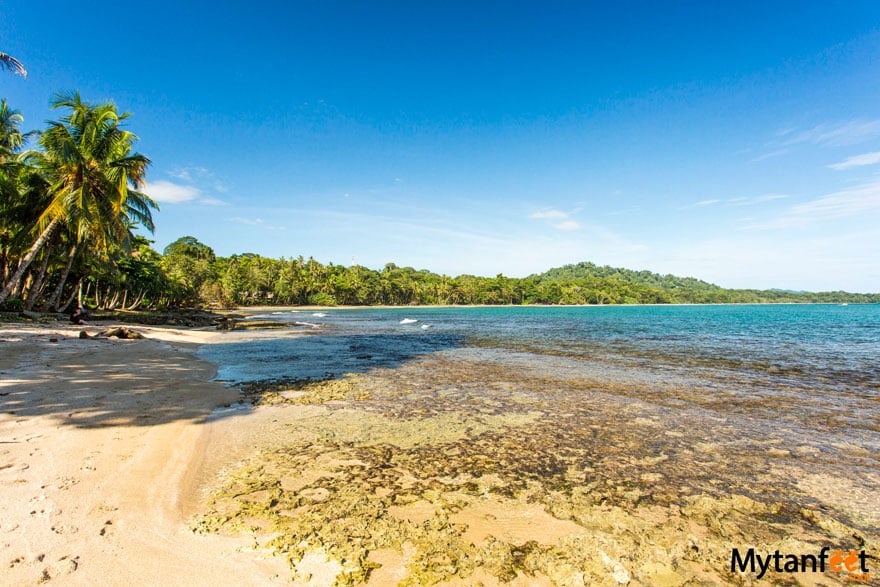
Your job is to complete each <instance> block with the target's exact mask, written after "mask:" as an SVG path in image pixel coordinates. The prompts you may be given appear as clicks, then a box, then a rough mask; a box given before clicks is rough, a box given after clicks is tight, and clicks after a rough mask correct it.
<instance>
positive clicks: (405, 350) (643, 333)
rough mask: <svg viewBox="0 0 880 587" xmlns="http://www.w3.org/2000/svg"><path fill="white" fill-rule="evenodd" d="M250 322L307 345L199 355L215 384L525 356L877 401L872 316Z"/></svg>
mask: <svg viewBox="0 0 880 587" xmlns="http://www.w3.org/2000/svg"><path fill="white" fill-rule="evenodd" d="M253 319H255V320H263V319H267V320H273V321H289V322H291V323H300V324H303V325H302V326H300V330H302V331H305V332H308V333H309V334H310V335H311V336H308V337H303V338H294V339H291V338H282V339H279V340H268V341H260V342H248V343H234V342H232V343H230V344H224V345H215V346H212V347H210V348H208V349H206V350H205V352H204V354H205V355H206V358H209V359H210V360H213V361H215V362H218V363H219V364H220V378H221V379H227V380H251V379H263V378H275V377H293V378H304V377H313V378H314V377H322V376H325V375H327V374H333V375H338V374H340V373H344V372H349V371H352V370H354V371H361V370H364V369H370V368H374V367H379V366H393V365H395V364H397V363H400V362H402V361H406V360H408V359H411V358H412V357H415V356H420V355H424V354H428V353H434V352H441V351H452V350H456V349H457V350H462V349H470V352H471V353H474V352H478V350H479V349H496V350H501V351H504V350H507V351H510V352H517V353H528V354H532V355H533V356H534V357H533V358H534V361H535V362H536V363H540V361H541V360H542V359H543V358H544V357H546V356H552V355H555V356H566V357H570V358H572V359H581V360H584V361H586V362H589V363H601V362H604V363H607V364H610V365H622V366H627V367H638V368H640V369H644V370H647V371H658V370H665V371H667V372H669V371H670V370H671V371H679V372H680V373H681V374H687V373H688V372H693V371H698V370H714V371H717V370H723V371H725V372H726V373H727V374H728V375H732V374H735V375H738V376H740V377H746V378H748V377H750V376H751V377H754V376H758V377H771V378H775V379H779V380H782V381H785V382H787V383H789V384H797V385H802V386H806V387H810V386H813V387H817V388H822V389H831V390H837V391H839V392H842V393H845V392H846V391H847V390H857V391H858V393H865V394H868V395H876V394H877V393H878V387H880V360H878V357H880V306H878V305H850V306H837V305H724V306H716V305H713V306H605V307H487V308H412V309H409V308H395V309H356V310H324V311H321V312H312V311H284V312H270V313H262V314H256V315H254V316H253ZM406 319H408V320H417V322H412V323H407V324H401V321H402V320H406ZM425 326H427V328H424V327H425ZM495 356H497V353H496V355H495Z"/></svg>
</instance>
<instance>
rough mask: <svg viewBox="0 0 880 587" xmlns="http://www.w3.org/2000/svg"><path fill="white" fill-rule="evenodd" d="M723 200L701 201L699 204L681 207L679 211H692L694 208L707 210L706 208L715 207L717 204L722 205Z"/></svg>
mask: <svg viewBox="0 0 880 587" xmlns="http://www.w3.org/2000/svg"><path fill="white" fill-rule="evenodd" d="M720 203H721V200H717V199H713V200H700V201H699V202H694V203H693V204H688V205H686V206H680V207H679V210H692V209H693V208H705V207H706V206H714V205H715V204H720Z"/></svg>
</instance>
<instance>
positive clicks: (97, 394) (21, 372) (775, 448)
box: [0, 307, 880, 587]
mask: <svg viewBox="0 0 880 587" xmlns="http://www.w3.org/2000/svg"><path fill="white" fill-rule="evenodd" d="M270 308H272V307H270ZM275 308H277V307H275ZM300 309H301V307H300ZM322 309H323V310H326V309H327V308H322ZM111 325H115V324H114V323H101V324H100V325H98V324H90V325H88V326H86V327H82V326H73V325H67V324H49V325H46V324H42V325H33V324H21V323H19V324H13V325H3V326H0V486H2V487H3V488H4V496H8V497H7V499H6V501H5V503H3V504H0V516H2V518H0V519H2V523H0V539H2V541H0V545H2V546H0V564H6V565H8V566H9V569H10V574H9V575H8V576H9V577H11V579H10V581H11V582H13V583H15V584H22V585H29V584H33V585H35V584H38V583H41V582H45V581H46V580H51V581H52V582H53V583H58V584H62V585H64V584H98V583H100V584H114V585H129V584H132V583H135V584H143V583H151V584H182V583H194V584H212V585H227V584H229V585H265V584H271V583H275V582H277V583H288V582H291V581H294V582H296V583H297V584H307V585H329V584H332V583H333V581H334V580H336V579H339V580H341V581H349V580H350V581H352V582H353V583H355V584H367V585H389V584H396V583H398V582H399V581H402V580H410V581H411V582H412V581H416V582H436V581H441V582H442V584H444V585H471V584H474V583H475V582H477V581H479V582H481V583H482V584H484V585H501V584H513V585H525V584H529V585H554V584H560V585H569V584H571V585H581V584H607V585H625V584H632V585H639V584H658V585H660V584H662V585H667V586H669V587H672V586H679V585H684V584H688V582H697V583H699V582H701V581H702V582H704V583H706V582H708V583H712V584H719V583H730V582H736V581H737V580H746V581H750V580H754V579H755V577H754V575H753V574H751V575H750V574H748V573H746V574H744V575H740V576H739V577H738V578H737V576H735V575H732V574H728V573H727V572H726V569H729V566H730V559H729V557H730V548H731V547H738V546H743V547H744V546H745V545H750V546H755V547H756V548H758V550H759V551H760V552H762V553H764V552H772V551H773V549H774V548H776V549H777V550H778V549H780V548H782V549H783V550H786V549H787V551H788V552H808V551H809V552H812V551H813V550H812V549H814V547H816V548H818V547H819V546H820V545H822V544H839V545H850V544H852V543H853V538H852V537H853V536H855V535H856V534H859V535H861V536H864V539H865V540H866V541H867V542H866V544H867V548H868V550H869V552H870V553H871V555H872V556H876V552H877V544H878V541H880V537H878V536H877V534H876V532H874V531H873V530H869V531H868V533H864V529H865V528H872V527H873V526H874V523H873V522H872V521H871V520H873V521H874V522H876V521H877V520H880V518H876V517H874V518H870V519H868V518H865V520H864V521H863V522H862V523H861V526H862V530H858V528H857V527H854V526H852V525H851V523H849V522H846V518H841V517H840V516H839V515H837V514H832V513H829V511H828V510H823V509H821V508H818V505H819V504H821V503H827V502H828V500H829V499H830V498H831V497H833V498H834V500H835V501H837V502H838V503H837V505H838V506H847V507H848V505H847V504H848V502H847V498H848V496H849V495H850V494H852V493H853V490H854V489H856V488H854V486H852V485H847V484H846V483H837V480H835V479H833V478H832V475H831V473H833V471H832V470H831V469H827V468H825V467H824V466H823V467H821V468H819V469H817V470H815V471H812V470H810V467H813V466H814V465H815V464H817V463H819V462H820V461H818V460H817V459H818V455H819V454H820V453H819V451H814V450H813V448H814V447H812V446H810V443H809V442H807V441H805V442H804V443H803V446H800V445H799V444H796V443H795V444H791V443H787V442H786V441H785V437H782V436H780V437H778V438H764V437H763V436H760V435H759V437H755V436H754V434H752V433H747V432H743V431H742V427H741V426H739V424H738V423H742V422H745V421H746V420H743V419H742V417H741V416H740V415H737V413H736V412H728V411H723V413H718V412H715V411H713V409H711V408H707V409H703V408H700V407H697V406H693V407H692V408H689V409H688V410H687V411H681V410H680V409H679V408H676V407H675V406H676V405H677V403H676V402H678V401H679V400H677V399H676V398H675V397H672V398H671V400H670V401H671V403H669V405H666V404H664V402H662V401H660V402H658V401H656V399H657V398H652V397H648V396H646V395H643V394H642V393H641V391H640V390H641V389H642V388H640V387H639V386H638V382H634V383H632V382H631V383H625V382H624V383H621V384H619V385H608V384H607V383H608V382H605V383H604V384H603V383H600V382H587V381H580V380H579V381H566V380H564V379H563V378H560V377H559V376H556V377H554V376H553V375H552V374H550V373H545V372H529V371H528V370H527V369H523V368H521V366H518V365H516V364H513V365H511V366H508V367H506V368H505V367H502V366H499V365H496V364H494V363H491V362H489V363H486V362H482V361H476V362H475V361H473V360H471V361H466V360H465V361H462V360H459V359H454V358H451V357H448V356H444V355H440V356H434V355H426V356H423V357H418V358H414V359H412V360H409V361H407V362H406V363H405V364H403V365H399V366H395V367H393V368H391V367H388V368H377V369H372V370H369V371H365V372H362V373H358V374H356V375H349V376H343V377H341V378H339V379H335V380H331V381H315V382H308V383H305V384H302V383H300V384H298V385H293V386H291V387H290V388H287V387H286V383H284V382H282V384H280V386H278V387H277V388H276V387H272V386H270V388H269V389H267V390H266V391H265V395H264V396H263V398H262V399H263V400H265V401H254V402H253V403H252V404H239V403H238V402H239V400H240V399H241V396H240V395H239V393H238V391H237V390H235V389H233V388H230V387H226V386H224V385H222V384H221V383H220V382H217V381H212V378H214V376H215V375H216V372H217V366H216V365H214V364H212V363H210V362H207V361H205V360H203V359H202V358H200V357H199V356H198V355H196V350H197V348H198V346H199V345H203V344H208V345H210V344H212V343H217V342H221V341H231V340H235V341H248V340H260V339H263V338H266V337H268V338H278V337H279V334H278V333H277V332H273V331H264V332H261V331H240V332H235V333H232V332H227V331H217V330H213V329H206V328H180V327H154V326H140V325H137V326H134V325H132V328H134V329H135V330H137V331H140V332H143V333H144V334H145V335H146V336H147V339H146V340H115V339H87V340H81V339H77V338H76V336H77V333H78V332H79V331H80V330H83V329H85V330H87V331H94V330H100V329H102V328H104V327H105V326H111ZM291 334H292V335H293V336H298V333H291V332H287V333H284V334H282V335H280V336H281V337H285V338H286V337H289V336H290V335H291ZM50 338H56V339H57V340H58V342H55V343H52V342H50V341H49V340H50ZM631 386H635V387H631ZM585 392H589V393H588V394H586V393H585ZM229 404H235V405H234V406H230V407H228V408H222V407H220V408H218V406H224V405H229ZM719 409H720V408H719ZM722 417H723V422H722ZM718 426H723V427H725V430H728V432H729V433H730V438H725V439H724V440H719V439H718V438H717V427H718ZM737 430H739V431H740V432H739V434H740V436H739V437H738V438H737V437H736V435H735V434H734V431H737ZM754 448H757V449H759V454H755V453H753V451H752V449H754ZM845 448H846V447H845ZM846 450H854V449H851V448H846ZM729 451H730V452H729ZM853 454H855V455H856V457H857V458H863V456H861V453H853ZM731 455H738V456H737V457H736V460H735V461H731ZM695 463H696V464H695ZM734 463H735V464H736V466H735V467H734V466H733V464H734ZM811 463H813V464H811ZM741 468H747V469H749V470H750V471H752V472H753V473H754V475H752V473H749V475H752V476H751V477H749V478H750V479H752V481H751V482H750V483H751V485H750V484H745V483H743V482H742V479H743V477H742V475H741V473H739V472H738V471H739V470H740V469H741ZM807 472H809V473H810V474H809V475H807V474H805V473H807ZM747 476H748V475H747ZM792 479H794V481H792ZM798 481H800V482H801V486H800V487H801V490H802V491H805V492H808V493H809V494H810V495H813V496H814V497H813V498H811V500H810V501H809V502H805V503H802V504H801V505H800V507H802V508H803V509H801V510H796V509H792V507H791V504H792V503H796V501H797V500H796V499H795V497H794V496H793V495H792V494H791V491H792V485H791V484H792V483H793V482H794V483H797V482H798ZM839 481H845V479H841V480H839ZM783 487H784V488H785V489H784V491H783V489H782V488H783ZM765 489H769V490H774V491H775V490H779V491H783V493H782V494H780V495H776V496H774V497H772V498H770V497H764V496H763V495H762V492H764V491H765ZM857 495H858V494H857ZM866 498H869V496H868V495H866V496H863V497H861V498H860V499H866ZM849 499H852V498H851V497H850V498H849ZM807 504H808V505H807ZM852 505H854V506H855V507H856V508H857V509H856V510H853V512H854V513H860V514H861V515H862V516H864V515H871V516H876V515H880V512H877V511H874V510H870V508H869V510H865V508H864V507H863V506H864V505H865V504H863V503H861V502H858V501H856V502H855V503H854V504H852ZM859 508H860V509H859ZM841 520H843V521H844V522H846V523H841ZM646 544H647V545H650V547H646V546H645V545H646ZM847 547H849V546H847ZM873 560H876V559H873ZM288 561H290V564H289V563H288ZM378 565H380V566H378ZM781 578H784V577H781V576H779V575H776V576H774V577H765V579H764V581H758V582H757V584H770V583H772V582H773V581H774V580H775V579H781ZM798 578H799V580H800V579H804V580H805V582H804V584H807V585H810V584H842V581H840V580H835V579H839V577H834V576H829V575H828V574H824V575H822V574H820V575H816V576H811V575H807V576H806V577H804V576H799V577H798ZM812 581H817V582H812Z"/></svg>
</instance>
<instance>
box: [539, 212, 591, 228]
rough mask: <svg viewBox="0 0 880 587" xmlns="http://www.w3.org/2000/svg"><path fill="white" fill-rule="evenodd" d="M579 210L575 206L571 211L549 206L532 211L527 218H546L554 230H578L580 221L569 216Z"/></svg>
mask: <svg viewBox="0 0 880 587" xmlns="http://www.w3.org/2000/svg"><path fill="white" fill-rule="evenodd" d="M580 211H581V208H576V209H575V210H573V211H571V212H563V211H562V210H556V209H553V208H550V209H547V210H541V211H539V212H533V213H532V214H529V218H531V219H533V220H546V221H547V223H548V224H549V225H550V226H552V227H553V228H555V229H556V230H580V228H581V225H580V223H578V222H577V221H575V220H572V218H571V216H572V214H576V213H578V212H580Z"/></svg>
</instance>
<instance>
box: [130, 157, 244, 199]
mask: <svg viewBox="0 0 880 587" xmlns="http://www.w3.org/2000/svg"><path fill="white" fill-rule="evenodd" d="M168 175H169V176H170V177H172V178H174V180H175V181H168V180H164V179H161V180H158V181H153V182H147V187H146V188H145V192H146V194H147V195H149V196H150V197H151V198H153V199H154V200H156V201H157V202H164V203H167V204H183V203H192V204H203V205H205V206H228V205H229V204H228V203H227V202H224V201H223V200H221V199H219V198H215V197H213V196H207V195H204V194H205V192H211V191H214V192H221V193H225V192H227V191H228V190H227V189H226V187H225V186H224V185H223V184H222V183H221V182H220V181H219V180H218V179H217V178H216V176H215V175H214V173H213V172H212V171H211V170H209V169H206V168H204V167H184V168H178V169H172V170H171V171H169V172H168Z"/></svg>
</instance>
